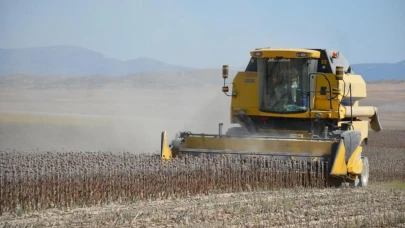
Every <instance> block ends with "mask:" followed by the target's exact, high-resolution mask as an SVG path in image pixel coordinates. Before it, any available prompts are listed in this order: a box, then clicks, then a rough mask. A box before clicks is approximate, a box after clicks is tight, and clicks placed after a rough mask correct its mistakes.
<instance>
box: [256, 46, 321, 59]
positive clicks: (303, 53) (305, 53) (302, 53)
mask: <svg viewBox="0 0 405 228" xmlns="http://www.w3.org/2000/svg"><path fill="white" fill-rule="evenodd" d="M250 55H251V56H252V57H255V58H316V59H318V58H320V56H321V52H320V51H317V50H313V49H305V48H270V47H265V48H256V49H255V50H253V51H251V52H250Z"/></svg>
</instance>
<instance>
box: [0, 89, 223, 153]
mask: <svg viewBox="0 0 405 228" xmlns="http://www.w3.org/2000/svg"><path fill="white" fill-rule="evenodd" d="M229 110H230V98H229V97H227V96H226V95H224V94H223V93H222V92H221V85H218V86H212V85H211V86H203V87H196V88H171V89H170V88H165V89H159V88H151V89H146V88H125V87H119V86H117V85H115V86H110V87H106V88H102V89H45V90H32V89H16V88H1V89H0V117H1V118H2V119H3V120H1V119H0V149H1V150H5V149H17V150H59V151H60V150H63V151H78V150H80V151H128V152H132V153H144V152H145V153H154V152H157V151H159V150H160V135H161V132H162V131H163V130H166V131H167V132H168V136H169V138H170V139H172V138H173V137H174V136H175V134H176V133H177V132H179V131H192V132H196V133H202V132H204V133H216V132H217V131H218V123H219V122H222V123H224V125H225V126H224V131H225V130H226V128H227V124H228V123H229ZM5 115H7V116H10V115H11V116H20V119H19V120H18V121H15V120H13V121H8V120H7V118H5V117H4V116H5ZM39 116H40V117H46V118H42V119H41V121H37V120H36V119H37V117H39ZM55 117H56V118H57V121H56V123H55V121H54V122H50V121H48V118H55ZM71 119H74V120H75V122H74V123H71ZM27 121H29V122H31V123H26V122H27ZM93 122H96V124H92V123H93Z"/></svg>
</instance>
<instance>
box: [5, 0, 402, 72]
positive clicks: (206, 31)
mask: <svg viewBox="0 0 405 228" xmlns="http://www.w3.org/2000/svg"><path fill="white" fill-rule="evenodd" d="M48 45H75V46H81V47H85V48H88V49H92V50H95V51H98V52H100V53H102V54H103V55H104V56H106V57H108V58H118V59H121V60H129V59H133V58H138V57H153V58H156V59H159V60H162V61H164V62H167V63H171V64H179V65H183V66H189V67H218V68H219V67H221V66H222V64H229V65H230V67H231V68H232V66H245V64H246V63H247V61H248V58H249V51H250V50H252V49H254V48H257V47H266V46H272V47H310V48H318V47H319V48H332V49H338V50H340V51H341V52H342V53H343V54H344V55H345V56H346V57H347V58H348V60H349V61H350V62H351V63H370V62H398V61H401V60H405V1H404V0H381V1H376V0H356V1H349V0H339V1H336V0H335V1H333V0H332V1H326V0H323V1H320V0H310V1H302V0H296V1H287V0H285V1H281V0H278V1H270V0H255V1H251V0H250V1H248V0H246V1H237V0H233V1H230V0H228V1H224V0H222V1H221V0H217V1H213V0H199V1H197V0H132V1H129V0H128V1H124V0H115V1H113V0H110V1H104V0H103V1H102V0H94V1H90V0H86V1H83V0H69V1H55V0H53V1H52V0H35V1H33V0H25V1H21V0H8V1H6V0H0V48H20V47H38V46H48Z"/></svg>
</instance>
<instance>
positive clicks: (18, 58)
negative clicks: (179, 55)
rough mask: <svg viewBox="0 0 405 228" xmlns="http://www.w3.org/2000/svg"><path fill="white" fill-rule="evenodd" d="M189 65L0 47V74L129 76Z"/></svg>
mask: <svg viewBox="0 0 405 228" xmlns="http://www.w3.org/2000/svg"><path fill="white" fill-rule="evenodd" d="M188 69H189V68H186V67H182V66H175V65H170V64H166V63H163V62H161V61H158V60H155V59H151V58H138V59H134V60H129V61H120V60H117V59H111V58H106V57H104V56H103V55H102V54H100V53H98V52H95V51H92V50H89V49H85V48H81V47H75V46H51V47H37V48H19V49H0V75H1V76H5V75H11V74H29V75H41V76H49V75H66V76H85V75H110V76H114V75H129V74H135V73H139V72H147V71H182V70H188Z"/></svg>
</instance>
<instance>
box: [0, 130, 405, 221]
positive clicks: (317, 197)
mask: <svg viewBox="0 0 405 228" xmlns="http://www.w3.org/2000/svg"><path fill="white" fill-rule="evenodd" d="M404 136H405V132H404V131H385V132H382V133H379V134H372V135H371V137H370V145H368V146H366V148H365V152H364V153H365V154H366V155H367V156H368V157H369V160H370V166H371V170H370V174H371V176H370V184H371V185H370V186H369V187H367V188H364V189H352V188H344V189H326V188H324V187H325V184H326V183H327V181H328V180H326V179H322V178H320V179H319V178H316V177H317V176H318V177H319V176H322V175H320V174H322V172H323V170H322V169H321V170H312V172H304V171H305V170H308V169H309V167H305V166H304V164H303V163H293V164H291V163H288V164H287V163H284V162H281V161H271V160H264V159H252V160H250V161H249V162H247V163H243V164H241V163H240V160H239V159H238V158H233V159H225V158H215V159H201V158H200V159H189V160H188V162H187V164H185V163H184V161H175V162H171V163H167V164H161V163H160V161H159V159H157V158H156V157H153V156H148V155H135V154H131V153H108V152H74V151H72V152H57V151H48V152H42V151H31V152H19V151H3V152H1V153H0V156H1V158H0V161H1V162H2V163H1V167H2V169H1V186H2V188H1V192H0V194H1V202H0V203H1V205H0V206H1V208H0V209H1V211H2V213H3V215H2V216H1V217H0V218H1V222H0V224H2V225H5V224H9V225H10V226H15V225H20V226H21V225H22V226H26V225H29V226H31V225H35V226H37V227H44V226H54V225H61V226H69V227H72V226H77V227H82V226H101V227H110V226H122V227H125V226H131V225H132V226H135V227H142V226H143V227H151V226H166V225H173V226H192V227H207V226H208V227H217V226H219V227H220V226H224V225H225V226H230V225H235V226H240V227H266V226H272V227H274V226H280V227H283V226H286V225H294V226H298V227H301V226H311V227H312V226H326V225H327V226H332V227H334V226H338V227H353V226H355V227H358V226H361V225H363V226H366V227H370V226H377V227H387V226H389V227H395V226H396V225H398V227H400V224H403V225H405V186H404V181H405V151H404V149H403V148H404V144H405V143H404V142H403V141H402V140H399V139H401V138H403V137H404ZM390 142H393V144H391V145H393V146H391V147H390V148H387V147H386V145H388V144H387V143H390ZM384 146H385V147H384ZM264 161H267V162H270V163H271V165H270V166H269V167H265V166H264V165H263V164H264ZM321 167H322V166H321ZM280 168H281V171H277V170H280ZM324 168H326V167H325V166H324ZM309 170H311V169H309ZM315 178H316V179H315ZM287 180H289V181H287ZM393 181H397V183H399V184H397V186H396V188H389V187H388V186H389V185H388V186H387V183H392V182H393ZM291 187H295V188H294V189H289V188H291ZM282 189H283V190H282ZM6 227H7V226H6Z"/></svg>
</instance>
